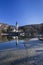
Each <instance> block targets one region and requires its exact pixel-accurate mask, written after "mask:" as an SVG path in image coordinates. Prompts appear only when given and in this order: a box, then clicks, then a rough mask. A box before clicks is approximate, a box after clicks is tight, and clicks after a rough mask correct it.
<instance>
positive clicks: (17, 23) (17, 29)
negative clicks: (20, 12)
mask: <svg viewBox="0 0 43 65" xmlns="http://www.w3.org/2000/svg"><path fill="white" fill-rule="evenodd" d="M16 32H18V23H17V21H16Z"/></svg>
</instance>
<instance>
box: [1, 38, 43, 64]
mask: <svg viewBox="0 0 43 65" xmlns="http://www.w3.org/2000/svg"><path fill="white" fill-rule="evenodd" d="M0 65H43V41H40V40H38V39H37V38H32V39H28V38H24V39H18V37H17V38H16V39H15V37H13V39H12V38H7V37H2V38H1V39H0Z"/></svg>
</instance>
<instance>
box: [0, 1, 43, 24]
mask: <svg viewBox="0 0 43 65" xmlns="http://www.w3.org/2000/svg"><path fill="white" fill-rule="evenodd" d="M16 21H17V22H18V24H19V25H28V24H40V23H43V0H0V23H7V24H10V25H11V24H12V25H15V23H16Z"/></svg>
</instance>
